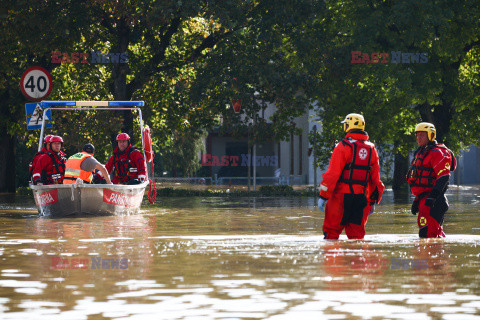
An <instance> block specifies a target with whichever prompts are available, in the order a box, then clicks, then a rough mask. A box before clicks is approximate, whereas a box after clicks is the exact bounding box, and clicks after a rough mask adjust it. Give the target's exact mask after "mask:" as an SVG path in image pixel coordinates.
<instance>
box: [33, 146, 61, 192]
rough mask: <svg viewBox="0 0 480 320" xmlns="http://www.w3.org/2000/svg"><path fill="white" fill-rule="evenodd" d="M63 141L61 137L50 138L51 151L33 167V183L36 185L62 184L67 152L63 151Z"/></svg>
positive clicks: (43, 155) (41, 157) (42, 156)
mask: <svg viewBox="0 0 480 320" xmlns="http://www.w3.org/2000/svg"><path fill="white" fill-rule="evenodd" d="M62 147H63V139H62V137H60V136H52V137H51V138H50V149H49V150H47V153H45V154H42V155H41V156H40V157H39V158H38V160H37V161H36V163H35V166H34V167H33V175H32V181H33V183H34V184H36V185H48V184H62V183H63V176H64V174H65V162H66V160H67V158H66V157H65V156H66V154H65V152H63V151H62Z"/></svg>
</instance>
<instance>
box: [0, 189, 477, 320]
mask: <svg viewBox="0 0 480 320" xmlns="http://www.w3.org/2000/svg"><path fill="white" fill-rule="evenodd" d="M448 198H449V200H450V202H451V207H450V211H449V213H447V216H446V219H445V225H444V229H445V233H446V234H447V238H445V239H429V240H426V239H423V240H420V239H418V235H417V232H418V230H417V226H416V217H414V216H412V215H411V214H410V212H409V205H408V204H407V203H406V202H404V203H401V202H400V203H399V202H394V201H393V197H392V194H391V192H387V194H386V195H385V197H384V203H383V204H382V205H380V206H377V211H378V212H377V213H376V214H374V215H372V216H370V220H369V223H368V225H367V236H366V238H365V240H363V241H358V240H346V238H345V236H342V238H341V239H342V240H339V241H325V240H323V236H322V232H321V226H322V222H323V214H321V213H320V212H319V211H318V209H316V208H314V199H313V198H255V199H254V198H200V197H197V198H160V199H158V206H155V207H152V206H148V205H145V206H143V211H142V214H139V215H132V216H120V217H113V216H109V217H76V218H68V219H49V218H39V217H38V216H37V214H36V209H35V206H34V203H33V200H32V199H30V198H28V197H27V198H25V197H18V196H17V197H12V196H7V195H0V226H1V231H2V232H1V234H0V259H1V260H0V319H22V320H25V319H48V320H52V319H62V320H63V319H272V320H274V319H275V320H279V319H288V320H290V319H302V320H305V319H409V320H410V319H422V320H424V319H445V320H453V319H458V320H468V319H480V272H479V271H480V259H479V257H480V214H479V213H480V189H479V188H476V187H463V188H451V189H450V190H449V191H448Z"/></svg>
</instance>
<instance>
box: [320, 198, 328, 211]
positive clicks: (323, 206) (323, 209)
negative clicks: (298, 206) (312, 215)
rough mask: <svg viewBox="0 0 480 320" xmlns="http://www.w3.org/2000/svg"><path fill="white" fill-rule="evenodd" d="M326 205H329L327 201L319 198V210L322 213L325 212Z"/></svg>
mask: <svg viewBox="0 0 480 320" xmlns="http://www.w3.org/2000/svg"><path fill="white" fill-rule="evenodd" d="M326 203H327V199H325V198H322V197H320V198H318V209H320V211H322V212H324V211H325V204H326Z"/></svg>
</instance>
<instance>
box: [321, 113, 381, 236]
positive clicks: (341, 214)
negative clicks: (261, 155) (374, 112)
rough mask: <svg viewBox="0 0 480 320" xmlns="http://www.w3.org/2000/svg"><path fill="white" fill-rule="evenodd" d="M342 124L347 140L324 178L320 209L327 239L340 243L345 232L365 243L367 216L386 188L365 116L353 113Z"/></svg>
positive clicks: (336, 149)
mask: <svg viewBox="0 0 480 320" xmlns="http://www.w3.org/2000/svg"><path fill="white" fill-rule="evenodd" d="M342 123H343V129H344V131H345V132H346V136H345V138H344V139H343V140H342V141H341V142H340V143H338V144H337V145H336V146H335V149H333V153H332V157H331V159H330V164H329V165H328V170H327V171H326V172H325V173H324V174H323V177H322V178H323V180H322V182H321V183H320V199H319V200H318V208H319V209H320V210H321V211H324V208H325V220H324V222H323V234H324V235H325V239H338V238H339V236H340V233H342V231H343V229H344V228H345V233H346V234H347V237H348V238H349V239H363V237H364V236H365V225H366V223H367V219H368V216H369V215H370V214H371V213H373V212H374V210H375V204H376V203H379V202H380V200H381V199H382V194H383V190H384V189H385V186H384V185H383V183H382V181H381V180H380V164H379V161H378V154H377V150H376V149H375V145H374V144H373V143H371V142H370V141H368V134H367V133H366V132H365V131H364V130H365V120H364V119H363V116H362V115H360V114H356V113H351V114H349V115H347V116H346V117H345V120H343V121H342ZM325 204H326V206H325Z"/></svg>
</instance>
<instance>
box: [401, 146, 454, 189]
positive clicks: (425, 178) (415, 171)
mask: <svg viewBox="0 0 480 320" xmlns="http://www.w3.org/2000/svg"><path fill="white" fill-rule="evenodd" d="M435 148H441V149H447V150H448V152H449V153H450V156H451V158H452V165H451V167H450V172H453V171H455V169H456V168H457V160H456V159H455V156H454V154H453V152H452V151H451V150H450V149H448V148H447V147H446V146H445V145H444V144H443V143H437V142H436V141H432V142H429V143H428V144H427V145H426V146H425V147H418V148H417V150H415V153H414V154H413V160H412V163H411V165H410V168H409V169H408V173H407V181H408V183H409V184H410V187H423V188H433V186H434V185H435V182H436V180H437V175H436V174H435V170H433V168H431V167H426V166H425V165H424V163H423V162H424V161H425V158H426V157H427V155H428V154H429V153H430V151H432V150H433V149H435Z"/></svg>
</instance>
